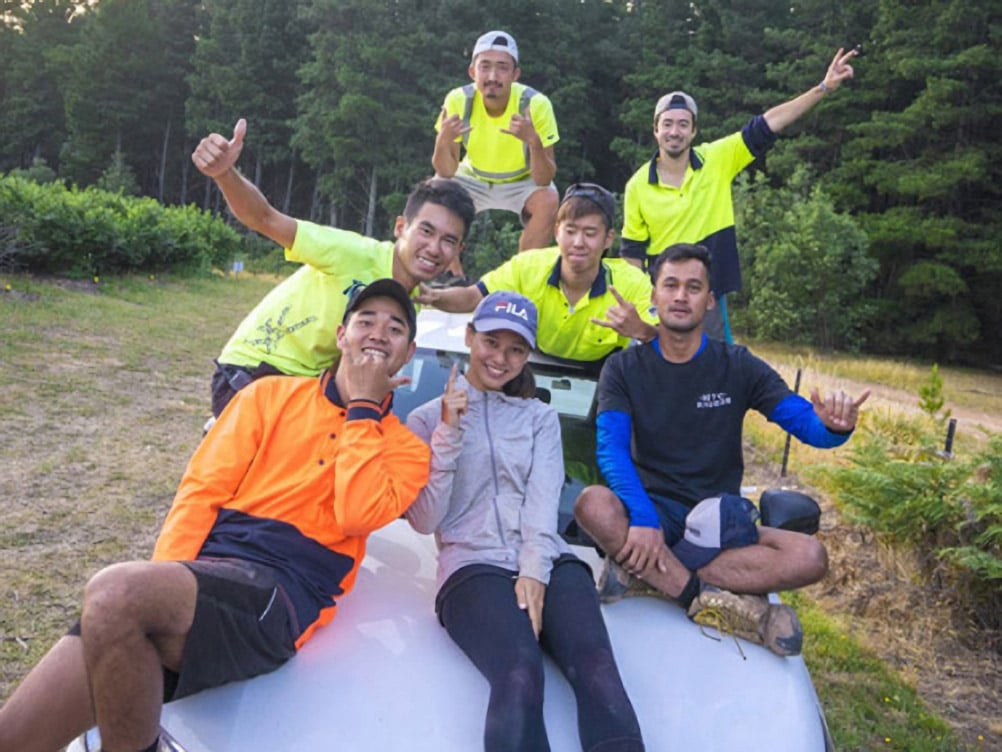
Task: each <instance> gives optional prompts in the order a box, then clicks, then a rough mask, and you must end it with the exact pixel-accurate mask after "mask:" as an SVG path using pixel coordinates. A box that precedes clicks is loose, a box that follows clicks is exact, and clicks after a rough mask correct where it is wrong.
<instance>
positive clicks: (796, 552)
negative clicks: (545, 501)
mask: <svg viewBox="0 0 1002 752" xmlns="http://www.w3.org/2000/svg"><path fill="white" fill-rule="evenodd" d="M651 277H652V279H653V282H654V288H653V292H652V294H651V299H652V302H653V304H654V305H655V307H656V308H657V314H658V319H659V324H660V325H659V327H658V336H657V337H656V338H655V339H654V340H653V341H651V342H649V343H647V344H644V345H641V346H638V347H632V348H629V349H627V350H624V351H622V352H620V353H616V354H615V355H613V356H612V357H610V359H609V360H608V362H607V363H606V365H605V368H604V369H603V371H602V376H601V379H600V381H599V392H598V417H597V428H598V442H597V443H598V465H599V469H600V470H601V471H602V474H603V476H604V478H605V479H606V482H607V483H608V484H609V487H606V486H589V487H588V488H586V489H585V490H584V491H583V492H582V493H581V496H580V497H579V498H578V500H577V504H576V506H575V516H576V517H577V520H578V523H579V524H580V526H581V527H582V528H583V529H584V530H585V531H587V532H588V533H589V534H590V535H591V537H592V538H593V539H594V540H595V541H596V542H597V543H598V544H599V545H600V546H601V547H602V548H603V549H604V550H605V551H606V552H607V553H608V554H610V559H609V565H608V566H607V568H606V572H605V573H604V574H603V579H602V582H601V583H600V586H601V589H602V594H603V596H604V597H605V600H607V601H611V600H615V599H618V597H622V595H626V594H635V593H636V592H637V591H638V590H640V591H642V590H643V588H644V587H645V586H646V587H647V589H648V592H650V589H651V588H653V589H654V590H656V591H658V592H659V593H661V594H664V595H667V596H669V597H671V598H673V599H676V600H678V601H679V602H680V603H681V604H682V605H683V606H685V607H687V608H688V609H689V615H690V616H691V617H692V618H693V619H694V620H695V621H697V622H699V623H710V622H712V623H715V624H717V625H718V626H724V627H729V628H730V630H731V631H733V632H734V633H735V634H738V635H739V636H743V637H746V638H748V639H750V640H752V641H754V642H758V643H760V644H764V645H765V646H766V647H768V648H769V649H770V650H772V651H773V652H775V653H778V654H780V655H794V654H797V653H799V652H800V647H801V642H802V634H803V632H802V630H801V628H800V624H799V621H798V620H797V616H796V613H795V612H794V611H793V609H791V608H790V607H789V606H784V605H781V604H770V603H769V601H768V599H767V598H766V597H765V595H764V594H765V593H768V592H770V591H775V590H790V589H793V588H799V587H803V586H805V585H809V584H811V583H813V582H817V581H818V580H820V579H821V578H822V577H824V575H825V573H826V572H827V570H828V557H827V553H826V551H825V548H824V546H823V545H822V544H821V543H820V542H819V541H818V540H817V539H816V538H814V537H811V536H809V535H805V534H803V533H797V532H792V531H789V530H780V529H776V528H770V527H764V526H763V527H760V528H759V527H756V526H755V524H754V522H755V517H756V513H755V511H754V507H752V505H751V504H750V503H749V502H746V501H744V500H742V499H741V498H740V492H741V477H742V474H743V471H744V460H743V457H742V451H741V432H742V425H743V422H744V417H745V413H746V412H747V411H748V410H756V411H758V412H760V413H761V414H763V415H764V416H765V417H766V418H768V419H769V420H770V421H772V422H774V423H777V424H779V425H780V426H781V427H782V428H784V429H785V430H787V431H789V432H790V433H792V434H793V435H794V436H796V437H797V438H798V439H800V440H801V441H803V442H805V443H807V444H810V445H811V446H816V447H835V446H839V445H840V444H843V443H844V442H845V441H846V440H847V439H848V437H849V436H850V435H851V433H852V431H853V429H854V428H855V427H856V420H857V417H858V415H859V407H860V405H862V404H863V402H864V401H865V400H866V399H867V397H868V396H869V392H865V393H864V394H863V395H861V396H860V397H859V398H858V399H853V398H852V397H850V396H849V395H847V394H845V393H844V392H842V391H837V392H834V393H831V394H829V395H827V396H826V397H825V398H822V397H821V395H820V394H819V392H818V390H817V389H814V390H813V392H812V393H811V399H810V400H807V399H805V398H803V397H801V396H799V395H797V394H794V393H793V392H792V391H791V390H790V388H789V387H788V386H787V385H786V383H785V382H784V381H783V379H782V377H780V375H779V374H778V373H776V371H775V370H774V369H773V368H772V367H771V366H769V365H768V364H767V363H766V362H765V361H763V360H760V359H759V358H757V357H755V356H754V355H752V354H751V353H750V352H749V351H748V350H747V349H746V348H744V347H741V346H736V345H729V344H725V343H723V342H720V341H717V340H712V339H710V338H708V337H707V336H706V335H705V334H704V332H703V318H704V316H705V314H706V312H707V310H710V309H712V308H713V306H714V305H715V300H714V296H713V293H712V291H711V288H710V255H709V252H708V251H707V250H706V249H705V248H703V247H702V246H698V245H690V244H682V243H680V244H677V245H673V246H670V247H669V248H668V249H666V250H665V251H664V252H663V253H662V254H661V255H660V256H658V257H657V258H656V259H655V261H654V263H653V264H652V266H651ZM694 509H695V510H696V511H695V512H694V511H693V510H694ZM721 622H723V624H721Z"/></svg>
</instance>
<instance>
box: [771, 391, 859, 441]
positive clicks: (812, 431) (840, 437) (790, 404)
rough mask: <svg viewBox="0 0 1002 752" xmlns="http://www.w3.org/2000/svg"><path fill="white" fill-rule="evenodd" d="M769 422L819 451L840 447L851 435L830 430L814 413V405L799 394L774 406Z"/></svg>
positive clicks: (849, 432) (792, 395)
mask: <svg viewBox="0 0 1002 752" xmlns="http://www.w3.org/2000/svg"><path fill="white" fill-rule="evenodd" d="M769 420H770V421H772V422H773V423H776V424H777V425H779V426H780V427H782V428H783V430H785V431H789V432H790V433H792V434H793V435H794V436H796V437H797V438H798V439H800V440H801V441H802V442H804V443H805V444H809V445H810V446H812V447H818V448H819V449H832V448H833V447H837V446H842V444H844V443H845V442H846V441H847V440H848V439H849V437H850V436H851V435H852V431H848V432H846V433H836V432H835V431H832V430H830V429H829V428H828V427H827V426H826V425H825V424H824V423H822V422H821V418H819V417H818V414H817V413H816V412H814V405H812V404H811V403H810V402H809V401H808V400H806V399H804V398H803V397H801V396H800V395H799V394H791V395H790V396H788V397H786V398H785V399H783V401H782V402H780V403H779V404H778V405H776V407H774V408H773V410H772V412H771V413H769Z"/></svg>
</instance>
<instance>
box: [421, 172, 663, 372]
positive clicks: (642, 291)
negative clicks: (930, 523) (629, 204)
mask: <svg viewBox="0 0 1002 752" xmlns="http://www.w3.org/2000/svg"><path fill="white" fill-rule="evenodd" d="M615 215H616V200H615V199H614V198H613V196H612V194H611V193H609V191H607V190H606V189H605V188H603V187H602V186H600V185H595V184H594V183H575V184H574V185H572V186H570V187H569V188H568V189H567V191H566V192H565V193H564V199H563V201H562V202H561V203H560V207H559V210H558V212H557V225H556V236H557V246H556V247H554V248H540V249H537V250H532V251H528V252H526V253H519V254H518V255H516V256H515V257H514V258H511V259H508V261H506V262H505V263H503V264H502V265H501V266H499V267H498V268H497V269H494V270H493V271H489V272H487V273H486V274H485V275H484V276H483V277H481V278H480V281H479V282H477V283H476V284H475V285H470V286H469V287H451V288H449V289H444V290H443V289H434V288H430V287H428V286H427V285H421V288H420V289H421V294H420V295H418V297H417V300H418V302H420V303H421V304H422V305H429V306H434V307H435V308H438V309H440V310H442V311H450V312H453V313H460V312H463V311H472V310H473V309H474V308H476V307H477V304H478V303H479V302H480V301H481V300H482V299H483V298H484V297H485V296H487V295H489V294H490V293H492V292H496V291H498V290H510V291H512V292H517V293H519V294H520V295H524V296H525V297H527V298H529V300H531V301H532V302H533V303H535V304H536V309H537V310H538V311H539V326H538V329H537V334H536V349H538V350H539V351H540V352H542V353H545V354H547V355H550V356H553V357H556V358H562V359H564V360H573V361H577V362H588V363H596V362H599V361H602V360H603V359H604V358H605V357H606V356H608V355H610V354H611V353H613V352H616V351H617V350H621V349H622V348H624V347H627V346H628V345H629V344H630V341H631V340H638V341H641V342H649V341H651V340H652V339H654V338H655V337H656V336H657V328H656V324H657V316H656V315H655V313H654V311H653V309H652V308H651V281H650V278H649V277H648V276H647V274H646V273H645V272H642V271H641V270H640V269H636V268H634V267H633V266H631V265H630V264H629V263H628V262H627V261H625V260H624V259H618V258H612V259H609V258H604V257H603V256H604V253H605V251H606V250H608V249H609V247H610V246H611V245H612V242H613V240H614V239H615V237H616V231H615V230H614V229H613V222H614V221H615Z"/></svg>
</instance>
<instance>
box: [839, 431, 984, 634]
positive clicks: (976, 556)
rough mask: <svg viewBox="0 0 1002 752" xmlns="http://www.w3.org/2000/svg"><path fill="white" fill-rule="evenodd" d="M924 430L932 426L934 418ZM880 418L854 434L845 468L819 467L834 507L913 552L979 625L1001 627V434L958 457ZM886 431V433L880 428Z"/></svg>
mask: <svg viewBox="0 0 1002 752" xmlns="http://www.w3.org/2000/svg"><path fill="white" fill-rule="evenodd" d="M927 425H935V426H939V421H938V420H931V421H928V422H927ZM915 428H916V424H910V425H909V426H907V427H905V428H902V427H901V426H900V425H897V426H894V424H893V422H891V421H888V422H887V423H886V424H885V425H884V426H880V425H878V426H877V427H876V430H874V429H873V428H868V430H867V432H866V433H864V435H862V436H857V437H856V439H855V440H854V446H853V450H852V454H851V466H849V467H838V468H832V467H829V468H825V469H824V470H822V471H821V472H820V475H821V477H822V478H823V479H824V480H825V481H826V482H827V484H828V485H830V486H831V487H832V488H833V489H834V490H835V491H836V493H837V498H838V504H839V508H840V509H841V510H842V511H843V512H844V513H845V514H846V515H847V516H848V517H849V518H850V519H852V520H854V521H855V522H858V523H861V524H864V525H867V526H868V527H870V528H871V529H872V530H873V531H874V532H875V533H876V534H877V535H878V536H879V537H880V538H881V539H883V540H885V541H887V542H889V543H891V544H895V545H899V546H906V547H909V548H911V549H912V550H913V551H914V552H916V553H918V554H919V559H920V561H922V562H923V565H924V567H925V570H926V574H927V575H931V574H932V573H933V572H934V571H935V572H938V573H939V574H946V575H947V576H948V579H950V581H951V585H952V587H953V588H954V589H955V591H956V592H957V593H958V594H959V595H960V596H961V597H962V598H963V599H964V601H965V602H966V603H967V605H968V606H969V608H970V611H971V613H972V614H973V615H975V616H976V617H977V618H978V620H979V621H980V622H981V623H982V624H983V625H985V626H987V627H989V628H992V629H995V628H998V627H999V626H1002V436H994V437H992V438H991V439H990V441H989V443H988V446H987V448H986V449H984V450H981V451H979V452H976V453H974V454H972V455H971V456H969V457H964V458H951V457H949V456H947V455H946V454H944V453H942V452H938V451H934V450H933V449H932V447H934V446H935V445H936V441H937V438H936V437H935V436H934V435H933V434H931V433H930V432H928V431H916V430H915ZM887 429H891V430H887Z"/></svg>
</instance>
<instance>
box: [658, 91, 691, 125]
mask: <svg viewBox="0 0 1002 752" xmlns="http://www.w3.org/2000/svg"><path fill="white" fill-rule="evenodd" d="M665 110H688V111H689V112H691V113H692V116H693V118H695V117H696V116H697V115H698V114H699V111H698V110H697V109H696V100H695V99H693V98H692V97H690V96H689V95H688V94H686V93H685V92H684V91H672V92H669V93H668V94H665V95H664V96H663V97H661V99H659V100H658V103H657V104H656V105H655V106H654V119H655V120H657V119H658V115H660V114H661V113H662V112H664V111H665Z"/></svg>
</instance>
